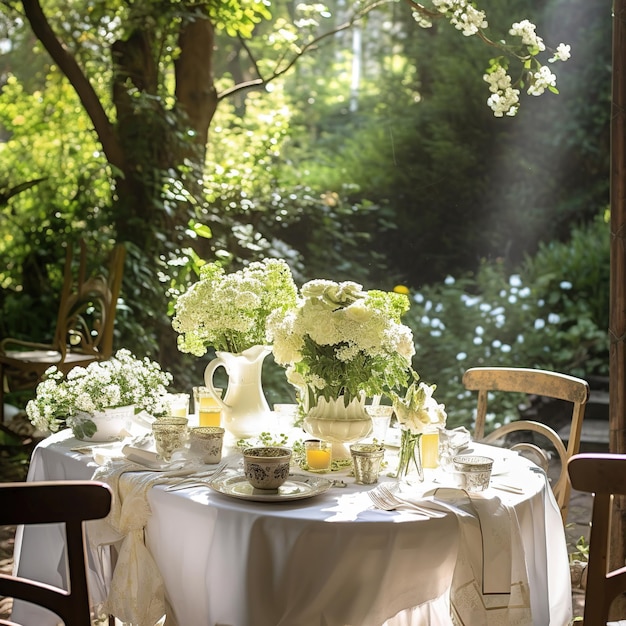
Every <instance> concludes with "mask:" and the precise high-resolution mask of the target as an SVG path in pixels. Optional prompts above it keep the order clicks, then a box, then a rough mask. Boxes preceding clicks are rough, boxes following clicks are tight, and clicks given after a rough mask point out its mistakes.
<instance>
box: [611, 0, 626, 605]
mask: <svg viewBox="0 0 626 626" xmlns="http://www.w3.org/2000/svg"><path fill="white" fill-rule="evenodd" d="M625 20H626V0H613V78H612V101H611V285H610V292H611V306H610V318H609V338H610V348H609V374H610V391H609V415H610V417H609V450H610V451H611V452H615V453H620V454H624V453H626V153H625V146H626V142H625V136H624V134H625V132H626V22H625ZM617 500H618V499H617V498H616V506H617V511H616V515H615V516H614V517H613V528H612V533H611V565H612V566H615V567H617V566H620V565H623V564H624V561H625V558H626V550H625V546H626V541H625V537H624V531H625V529H626V508H625V502H624V498H623V497H622V498H619V501H617ZM617 604H620V605H622V607H623V606H624V604H625V603H624V601H623V599H622V600H621V601H619V600H618V601H616V602H615V604H614V606H616V605H617ZM620 608H621V607H620Z"/></svg>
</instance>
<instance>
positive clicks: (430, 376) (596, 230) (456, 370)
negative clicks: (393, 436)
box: [405, 218, 609, 428]
mask: <svg viewBox="0 0 626 626" xmlns="http://www.w3.org/2000/svg"><path fill="white" fill-rule="evenodd" d="M608 298H609V231H608V225H607V224H606V221H605V219H600V218H598V219H597V220H596V221H595V222H594V223H593V224H592V225H590V226H589V227H581V228H574V230H573V232H572V237H571V239H570V241H569V242H565V243H555V242H553V243H549V244H546V245H543V246H541V247H540V248H539V251H538V253H537V254H536V255H535V256H534V257H532V258H529V259H527V260H526V261H525V262H524V263H523V264H522V266H521V267H520V268H519V271H518V272H517V273H513V274H511V273H509V272H507V271H506V269H505V268H504V266H503V264H502V263H500V262H498V261H495V262H490V263H484V264H483V265H482V266H481V268H480V270H479V271H478V272H477V273H476V274H475V275H467V276H464V277H461V278H453V277H448V278H447V279H446V280H445V281H444V283H443V284H437V285H432V286H428V287H424V288H423V289H421V290H420V291H419V292H416V293H414V294H413V295H412V299H413V304H412V307H411V310H410V311H409V313H408V314H407V316H406V318H405V322H406V323H407V324H408V325H409V326H411V328H412V329H413V332H414V334H415V343H416V351H417V352H416V356H415V357H414V366H415V368H416V370H417V371H418V372H419V373H420V375H421V376H422V379H423V380H425V381H428V382H434V383H437V385H438V390H437V398H438V399H439V400H440V401H441V402H444V403H445V404H446V407H447V411H448V423H449V424H450V425H451V426H457V425H465V426H468V427H470V426H471V425H472V423H473V417H474V409H475V405H476V397H475V394H474V393H473V392H468V391H466V390H465V388H464V387H463V385H462V382H461V378H462V376H463V372H464V371H465V370H466V369H468V368H469V367H475V366H487V365H489V366H511V367H531V368H542V369H547V370H554V371H560V372H563V373H566V374H571V375H574V376H580V377H582V378H585V377H587V376H591V375H601V376H606V375H607V374H608V335H607V331H606V328H607V324H608ZM519 399H520V398H519V397H507V396H506V394H505V395H504V396H503V397H502V399H499V400H498V403H497V404H496V403H494V404H491V403H490V410H491V411H492V412H490V414H489V415H488V416H487V418H488V423H487V425H488V428H493V427H496V426H497V425H499V424H501V423H505V422H506V421H509V420H510V419H511V418H513V417H515V416H516V415H517V404H518V402H519Z"/></svg>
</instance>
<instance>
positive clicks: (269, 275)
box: [172, 259, 297, 356]
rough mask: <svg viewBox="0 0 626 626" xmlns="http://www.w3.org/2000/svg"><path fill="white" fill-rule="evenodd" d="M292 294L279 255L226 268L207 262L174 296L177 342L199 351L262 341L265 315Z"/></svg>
mask: <svg viewBox="0 0 626 626" xmlns="http://www.w3.org/2000/svg"><path fill="white" fill-rule="evenodd" d="M296 296H297V289H296V286H295V283H294V281H293V277H292V275H291V270H290V269H289V266H288V265H287V263H286V262H285V261H283V260H279V259H264V260H263V261H260V262H254V263H250V265H248V266H247V267H245V268H244V269H242V270H239V271H237V272H233V273H231V274H226V273H225V271H224V269H223V268H222V266H221V265H220V264H219V263H208V264H206V265H204V266H203V267H202V269H201V270H200V280H199V281H198V282H196V283H194V284H193V285H192V286H191V287H190V288H189V289H188V290H187V291H186V292H185V293H183V294H182V295H180V296H179V297H178V299H177V301H176V305H175V315H174V318H173V319H172V327H173V328H174V330H176V331H177V332H178V333H179V337H178V348H179V350H180V351H181V352H189V353H190V354H194V355H196V356H202V355H204V354H205V353H206V351H207V348H208V347H210V346H212V347H213V348H215V349H216V350H224V351H228V352H236V353H237V352H242V351H243V350H245V349H247V348H250V347H252V346H254V345H260V344H265V343H266V341H267V338H266V322H267V317H268V316H269V315H270V314H271V313H272V312H273V311H275V310H281V311H287V310H288V309H290V308H293V307H294V306H295V304H296Z"/></svg>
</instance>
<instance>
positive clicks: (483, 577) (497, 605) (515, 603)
mask: <svg viewBox="0 0 626 626" xmlns="http://www.w3.org/2000/svg"><path fill="white" fill-rule="evenodd" d="M402 497H403V498H405V499H407V500H410V501H414V502H415V504H419V505H420V506H423V507H425V508H432V509H433V510H442V509H445V510H448V511H451V512H452V513H454V514H455V515H456V517H457V519H458V521H459V527H460V532H461V540H460V542H459V545H460V548H459V555H458V559H457V563H456V567H455V570H454V578H453V581H452V592H451V603H452V617H453V620H454V622H455V624H457V625H458V626H501V625H502V624H519V625H520V626H532V625H533V618H532V615H531V602H530V589H529V584H528V574H527V571H526V564H525V559H524V550H523V544H522V535H521V530H520V526H519V523H518V520H517V516H516V514H515V509H514V507H512V506H508V505H507V504H505V503H504V502H502V501H501V500H500V498H498V497H494V496H491V497H489V498H486V497H483V496H481V495H480V494H471V495H470V494H468V493H467V492H465V491H464V490H461V489H456V488H445V487H440V488H438V489H435V490H433V491H431V492H427V494H425V495H424V496H422V497H420V498H417V497H416V498H415V499H414V500H413V499H411V498H407V494H402ZM398 508H399V509H401V508H402V507H401V506H399V507H398Z"/></svg>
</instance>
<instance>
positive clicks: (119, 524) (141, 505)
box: [89, 460, 194, 626]
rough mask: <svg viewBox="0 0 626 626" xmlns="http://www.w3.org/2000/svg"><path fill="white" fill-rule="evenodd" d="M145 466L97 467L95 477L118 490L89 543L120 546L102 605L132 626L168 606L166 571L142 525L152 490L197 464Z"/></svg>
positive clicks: (146, 624)
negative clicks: (174, 467) (156, 470)
mask: <svg viewBox="0 0 626 626" xmlns="http://www.w3.org/2000/svg"><path fill="white" fill-rule="evenodd" d="M142 470H145V468H142V467H141V466H138V465H136V464H135V463H129V462H128V461H117V460H112V461H110V462H108V463H106V464H105V465H103V466H102V467H99V468H98V469H97V470H96V471H95V473H94V475H93V480H100V481H103V482H106V483H107V484H108V485H110V487H111V489H112V490H113V494H114V496H113V504H112V506H111V512H110V513H109V515H108V516H107V517H106V518H104V519H103V520H97V521H94V522H93V523H92V525H91V526H90V528H89V543H90V545H91V546H92V548H93V549H96V550H98V551H100V550H102V548H103V547H104V546H113V547H114V548H115V549H116V552H117V562H116V565H115V570H114V572H113V578H112V580H111V586H110V589H109V594H108V597H107V599H106V601H105V603H104V606H103V610H104V611H105V612H106V613H108V614H110V615H115V616H116V617H117V618H118V619H120V620H122V621H123V622H125V623H129V624H133V626H154V624H156V622H158V621H159V620H160V619H161V618H162V617H163V615H165V614H166V613H167V612H168V611H167V603H166V600H165V585H164V582H163V577H162V576H161V573H160V572H159V568H158V567H157V565H156V563H155V561H154V559H153V557H152V555H151V554H150V551H149V550H148V548H146V545H145V542H144V528H145V526H146V523H147V522H148V518H149V517H150V515H151V510H150V505H149V504H148V491H149V490H150V488H151V487H153V486H154V485H159V484H164V483H168V482H171V480H172V478H174V477H176V478H179V477H180V476H183V475H190V474H192V473H193V471H194V470H193V469H190V470H189V471H186V472H184V471H183V472H181V471H179V470H174V471H171V472H160V473H154V472H146V471H142ZM125 475H126V476H125ZM170 619H171V618H170ZM168 623H171V621H169V622H168Z"/></svg>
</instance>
